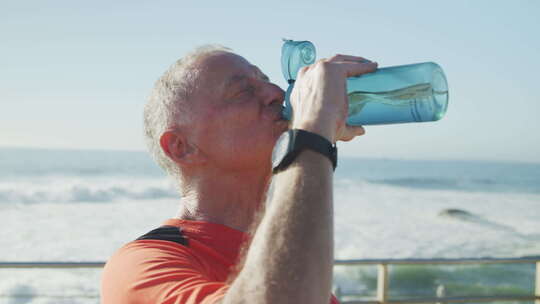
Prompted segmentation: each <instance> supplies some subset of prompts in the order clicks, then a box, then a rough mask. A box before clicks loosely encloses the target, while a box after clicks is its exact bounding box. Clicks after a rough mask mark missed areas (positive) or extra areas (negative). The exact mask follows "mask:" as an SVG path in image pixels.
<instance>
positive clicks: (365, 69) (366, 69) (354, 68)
mask: <svg viewBox="0 0 540 304" xmlns="http://www.w3.org/2000/svg"><path fill="white" fill-rule="evenodd" d="M378 65H379V64H378V63H377V62H370V63H358V62H354V63H353V62H350V63H343V64H342V65H341V66H342V67H343V69H344V71H345V74H346V75H347V77H352V76H358V75H362V74H367V73H372V72H375V70H377V66H378Z"/></svg>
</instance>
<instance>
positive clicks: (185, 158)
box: [159, 131, 204, 166]
mask: <svg viewBox="0 0 540 304" xmlns="http://www.w3.org/2000/svg"><path fill="white" fill-rule="evenodd" d="M159 144H160V146H161V149H162V150H163V152H164V153H165V155H167V156H168V157H169V158H170V159H172V160H173V161H174V162H175V163H177V164H180V165H183V166H191V165H194V164H200V163H202V162H204V157H203V155H202V153H200V150H199V149H198V148H197V147H196V146H194V145H192V144H191V143H189V142H188V140H187V139H186V138H185V137H184V136H183V135H182V134H181V133H180V132H179V131H166V132H165V133H163V134H161V137H160V138H159Z"/></svg>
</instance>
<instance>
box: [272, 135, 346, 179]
mask: <svg viewBox="0 0 540 304" xmlns="http://www.w3.org/2000/svg"><path fill="white" fill-rule="evenodd" d="M304 149H309V150H312V151H315V152H318V153H321V154H322V155H325V156H327V157H328V158H329V159H330V161H331V162H332V165H333V167H334V170H336V166H337V147H336V145H335V144H334V145H333V144H332V143H331V142H330V141H329V140H328V139H326V138H324V137H322V136H320V135H319V134H315V133H311V132H308V131H304V130H300V129H294V130H289V131H287V132H285V133H283V134H281V136H280V137H279V139H278V140H277V142H276V145H275V146H274V151H273V152H272V168H273V169H272V172H273V173H274V174H275V173H278V172H280V171H282V170H284V169H285V168H287V167H288V166H289V165H290V164H291V163H292V162H293V161H294V159H295V158H296V157H297V156H298V154H300V152H302V150H304Z"/></svg>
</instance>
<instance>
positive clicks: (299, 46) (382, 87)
mask: <svg viewBox="0 0 540 304" xmlns="http://www.w3.org/2000/svg"><path fill="white" fill-rule="evenodd" d="M315 58H316V52H315V46H314V45H313V44H312V43H311V42H309V41H293V40H284V44H283V47H282V49H281V70H282V72H283V76H284V77H285V79H286V80H287V81H288V83H289V88H288V89H287V95H286V103H285V108H284V110H283V116H284V117H285V118H287V119H289V120H290V119H291V117H292V107H291V103H290V99H289V98H290V95H291V92H292V89H293V87H294V81H295V79H296V75H297V73H298V70H299V69H300V68H302V67H304V66H306V65H310V64H312V63H314V62H315ZM347 95H348V97H349V116H348V118H347V124H349V125H353V126H357V125H377V124H394V123H406V122H424V121H437V120H439V119H441V118H442V117H443V116H444V114H445V113H446V109H447V107H448V85H447V82H446V77H445V76H444V72H443V70H442V69H441V67H440V66H439V65H437V64H436V63H433V62H425V63H416V64H409V65H401V66H393V67H386V68H380V69H378V70H377V71H375V72H374V73H369V74H364V75H360V76H357V77H349V78H348V79H347Z"/></svg>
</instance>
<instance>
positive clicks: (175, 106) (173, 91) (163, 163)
mask: <svg viewBox="0 0 540 304" xmlns="http://www.w3.org/2000/svg"><path fill="white" fill-rule="evenodd" d="M230 51H231V50H230V49H229V48H226V47H224V46H221V45H204V46H201V47H198V48H196V49H195V50H193V51H192V52H190V53H188V54H187V55H186V56H184V57H183V58H181V59H179V60H178V61H176V62H175V63H174V64H172V65H171V66H170V67H169V69H168V70H167V71H166V72H165V73H164V74H163V75H162V76H161V77H160V78H159V79H158V80H157V81H156V83H155V85H154V89H153V90H152V93H151V94H150V96H149V98H148V102H147V103H146V105H145V106H144V135H145V139H146V145H147V147H148V150H149V152H150V154H151V155H152V157H153V158H154V160H155V161H156V162H157V163H158V165H159V166H160V167H161V168H163V169H164V170H165V171H166V172H167V174H168V175H169V176H171V177H172V178H175V179H178V177H180V168H179V167H178V165H177V164H176V163H175V162H174V161H172V160H171V159H170V158H169V157H168V156H167V155H166V154H165V153H164V152H163V150H162V149H161V145H160V143H159V141H160V138H161V135H162V134H163V133H164V132H165V131H166V130H168V129H174V128H175V127H176V126H178V124H179V123H180V121H183V122H187V120H189V115H188V114H187V113H186V109H185V108H184V107H182V102H185V101H188V100H189V99H190V97H191V95H192V94H193V92H194V91H195V89H196V88H197V83H198V81H197V80H198V78H199V74H200V70H199V69H198V68H197V65H196V64H195V63H196V62H197V61H199V60H201V59H203V58H205V57H207V56H209V55H212V54H215V53H218V52H230Z"/></svg>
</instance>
